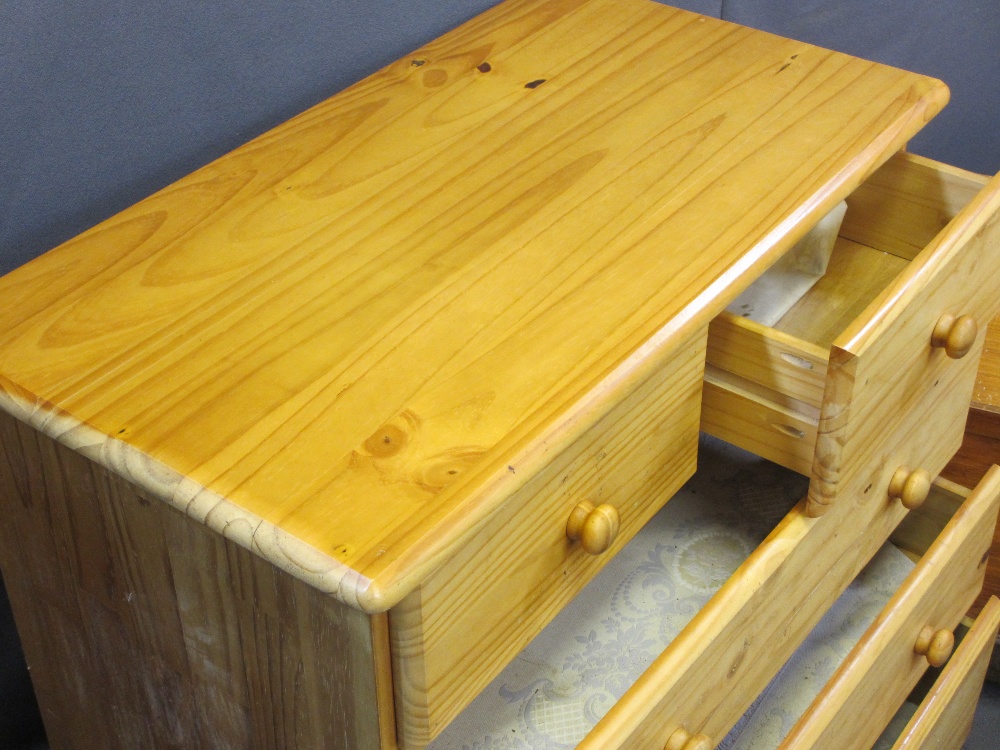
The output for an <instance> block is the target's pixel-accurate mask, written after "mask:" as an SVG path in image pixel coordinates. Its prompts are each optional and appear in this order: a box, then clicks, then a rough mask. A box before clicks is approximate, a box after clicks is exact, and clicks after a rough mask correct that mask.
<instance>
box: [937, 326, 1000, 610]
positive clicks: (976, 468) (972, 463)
mask: <svg viewBox="0 0 1000 750" xmlns="http://www.w3.org/2000/svg"><path fill="white" fill-rule="evenodd" d="M996 463H1000V318H997V319H994V321H993V322H992V323H991V324H990V326H989V328H987V330H986V343H985V344H984V346H983V353H982V356H981V357H980V360H979V372H978V373H977V375H976V388H975V390H974V391H973V394H972V407H971V409H970V410H969V419H968V422H967V423H966V425H965V437H964V438H963V440H962V447H961V448H960V449H959V451H958V453H957V454H956V455H955V457H954V458H953V459H952V460H951V463H949V464H948V466H947V467H946V468H945V470H944V471H943V472H942V475H943V476H947V477H949V478H951V479H954V480H955V481H957V482H960V483H961V484H964V485H966V486H968V487H972V486H974V485H975V484H976V483H977V482H978V481H979V480H980V479H981V478H982V476H983V475H984V474H985V473H986V471H987V470H988V469H989V467H990V466H991V465H992V464H996ZM998 595H1000V529H998V531H997V534H996V535H995V536H994V537H993V546H992V548H991V549H990V560H989V563H988V564H987V568H986V581H985V582H984V583H983V592H982V594H980V596H979V599H977V600H976V603H975V604H974V605H973V607H972V612H973V613H977V612H979V610H980V608H982V606H983V605H984V604H985V603H986V600H987V599H988V598H989V597H990V596H998Z"/></svg>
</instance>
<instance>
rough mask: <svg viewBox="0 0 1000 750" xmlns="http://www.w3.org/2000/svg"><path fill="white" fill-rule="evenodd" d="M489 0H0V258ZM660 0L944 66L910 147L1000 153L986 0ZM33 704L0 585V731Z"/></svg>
mask: <svg viewBox="0 0 1000 750" xmlns="http://www.w3.org/2000/svg"><path fill="white" fill-rule="evenodd" d="M581 1H582V0H581ZM650 1H652V0H650ZM495 2H496V0H434V1H433V2H427V1H425V2H420V0H417V1H416V2H403V0H379V1H378V2H366V1H365V0H286V1H280V0H273V1H265V0H213V1H212V2H209V1H208V0H174V2H162V1H161V2H150V1H147V2H143V1H142V0H139V1H138V2H137V1H136V0H131V1H130V2H126V1H125V0H87V2H76V3H67V2H60V1H57V0H0V274H2V273H6V272H7V271H9V270H11V269H13V268H15V267H16V266H18V265H20V264H22V263H24V262H26V261H28V260H30V259H31V258H33V257H35V256H37V255H39V254H41V253H43V252H45V251H46V250H48V249H49V248H52V247H54V246H55V245H57V244H59V243H61V242H63V241H65V240H67V239H69V238H71V237H72V236H74V235H75V234H77V233H79V232H81V231H83V230H84V229H87V228H88V227H90V226H93V225H94V224H96V223H97V222H99V221H101V220H102V219H105V218H107V217H108V216H111V215H112V214H114V213H116V212H118V211H120V210H122V209H123V208H125V207H126V206H128V205H130V204H132V203H134V202H136V201H138V200H140V199H141V198H143V197H144V196H146V195H149V194H150V193H152V192H154V191H155V190H157V189H159V188H161V187H163V186H165V185H167V184H169V183H171V182H173V181H174V180H176V179H178V178H179V177H181V176H183V175H185V174H187V173H188V172H191V171H192V170H194V169H196V168H197V167H199V166H201V165H202V164H205V163H206V162H208V161H210V160H212V159H214V158H216V157H217V156H220V155H221V154H224V153H225V152H227V151H229V150H231V149H232V148H234V147H236V146H238V145H240V144H241V143H244V142H246V141H248V140H249V139H251V138H253V137H254V136H256V135H257V134H259V133H261V132H263V131H265V130H267V129H268V128H270V127H272V126H274V125H276V124H278V123H279V122H282V121H283V120H285V119H287V118H288V117H290V116H292V115H294V114H295V113H297V112H300V111H301V110H303V109H305V108H307V107H308V106H310V105H312V104H314V103H316V102H318V101H320V100H322V99H324V98H326V97H328V96H330V95H331V94H333V93H335V92H337V91H339V90H340V89H342V88H344V87H345V86H347V85H349V84H350V83H352V82H354V81H356V80H358V79H359V78H362V77H364V76H365V75H367V74H369V73H371V72H373V71H375V70H377V69H378V68H380V67H381V66H383V65H385V64H386V63H388V62H390V61H392V60H395V59H396V58H398V57H401V56H402V55H405V54H407V53H408V52H409V51H411V50H413V49H415V48H416V47H419V46H420V45H422V44H423V43H425V42H427V41H429V40H431V39H433V38H434V37H436V36H437V35H439V34H440V33H442V32H443V31H445V30H447V29H449V28H451V27H452V26H455V25H457V24H458V23H461V22H462V21H465V20H467V19H468V18H471V17H472V16H474V15H476V14H477V13H479V12H480V11H482V10H484V9H485V8H487V7H489V6H491V5H494V4H495ZM672 4H675V5H679V6H681V7H686V8H688V9H689V10H695V11H698V12H701V13H705V14H708V15H712V16H715V17H721V18H726V19H728V20H732V21H737V22H739V23H744V24H747V25H750V26H755V27H758V28H762V29H765V30H768V31H773V32H775V33H778V34H782V35H785V36H790V37H795V38H798V39H802V40H804V41H808V42H812V43H814V44H819V45H821V46H825V47H831V48H834V49H839V50H842V51H845V52H849V53H851V54H854V55H858V56H861V57H865V58H868V59H872V60H878V61H880V62H885V63H888V64H890V65H896V66H899V67H904V68H908V69H910V70H915V71H919V72H921V73H926V74H928V75H932V76H936V77H938V78H941V79H943V80H944V81H946V82H947V83H948V84H949V85H950V86H951V88H952V101H951V104H950V105H949V107H948V108H947V109H946V110H945V111H944V113H942V114H941V115H940V116H939V117H938V118H937V119H936V120H934V121H933V122H932V123H931V124H930V125H929V126H928V127H927V129H926V130H925V131H924V132H923V133H922V134H921V135H920V136H918V137H917V139H916V140H915V141H914V142H913V143H912V144H911V148H912V150H914V151H916V152H918V153H921V154H924V155H927V156H931V157H934V158H937V159H941V160H944V161H947V162H950V163H952V164H956V165H958V166H962V167H965V168H967V169H972V170H975V171H979V172H990V173H992V172H996V171H997V170H1000V138H998V137H997V132H998V123H1000V104H998V100H1000V54H998V52H997V50H998V49H1000V3H998V2H997V0H947V1H944V2H943V1H942V0H881V1H880V2H875V1H873V0H678V1H677V2H675V3H672ZM30 705H31V697H30V687H29V683H28V679H27V673H26V671H25V670H24V665H23V661H22V660H21V657H20V653H19V651H18V649H17V645H16V638H15V636H14V633H13V626H12V624H11V621H10V614H9V610H7V609H6V599H5V597H3V596H2V590H0V747H2V748H13V747H29V746H31V743H32V742H34V740H33V739H32V738H33V737H36V736H37V734H38V733H39V731H40V730H39V728H38V723H37V717H35V718H31V715H30V714H31V710H30ZM19 737H20V739H19ZM4 742H6V743H7V744H3V743H4Z"/></svg>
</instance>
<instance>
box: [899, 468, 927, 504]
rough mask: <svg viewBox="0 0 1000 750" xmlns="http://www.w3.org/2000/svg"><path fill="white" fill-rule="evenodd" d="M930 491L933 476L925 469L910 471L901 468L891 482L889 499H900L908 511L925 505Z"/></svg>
mask: <svg viewBox="0 0 1000 750" xmlns="http://www.w3.org/2000/svg"><path fill="white" fill-rule="evenodd" d="M930 491H931V475H930V474H928V473H927V472H926V471H925V470H924V469H915V470H914V471H910V470H909V469H908V468H907V467H905V466H900V467H899V468H898V469H896V473H895V474H893V475H892V479H891V480H890V481H889V497H894V498H899V501H900V502H901V503H902V504H903V507H904V508H906V509H907V510H914V509H915V508H919V507H920V506H921V505H923V504H924V500H926V499H927V495H929V494H930Z"/></svg>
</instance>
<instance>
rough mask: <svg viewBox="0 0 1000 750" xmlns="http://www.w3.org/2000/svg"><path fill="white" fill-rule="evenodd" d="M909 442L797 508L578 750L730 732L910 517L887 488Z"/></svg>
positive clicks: (616, 749)
mask: <svg viewBox="0 0 1000 750" xmlns="http://www.w3.org/2000/svg"><path fill="white" fill-rule="evenodd" d="M911 440H912V435H911V434H910V432H909V431H906V430H902V431H900V432H898V433H896V434H894V435H891V436H889V438H888V440H887V445H886V447H885V448H884V450H883V451H882V452H881V453H880V454H879V455H877V456H870V457H869V459H868V461H866V462H865V463H864V464H863V465H861V464H857V463H855V464H852V465H851V466H850V467H848V468H849V471H850V473H849V474H846V475H845V476H844V477H843V487H842V491H843V492H842V496H841V498H840V501H838V502H837V503H834V504H833V506H832V507H831V508H830V511H829V512H828V513H827V514H826V515H824V516H822V517H819V518H810V517H808V516H807V515H806V512H805V511H806V503H805V502H802V503H800V504H799V505H798V506H796V508H795V509H793V510H792V511H791V512H790V513H789V514H788V515H787V516H786V517H785V518H784V520H783V521H782V522H781V523H780V524H779V525H778V527H777V528H776V529H775V530H774V531H773V532H772V533H771V534H770V535H769V536H768V538H767V539H766V540H765V541H764V542H763V543H762V544H761V545H760V546H759V547H758V548H757V549H756V550H755V551H754V553H753V554H752V555H751V557H750V558H749V559H748V560H746V562H744V563H743V565H741V566H740V568H739V569H738V570H737V571H736V572H735V573H734V574H733V575H732V576H731V577H730V578H729V580H728V581H726V583H725V584H724V585H723V586H722V588H721V589H720V590H719V591H718V593H717V594H716V595H715V596H714V597H713V598H712V599H711V600H710V601H709V602H708V603H707V604H706V605H705V606H704V607H703V608H702V609H701V610H700V611H699V612H698V613H697V614H696V615H695V617H694V618H693V619H692V620H691V622H690V623H688V625H687V626H686V627H685V628H684V630H683V631H682V632H681V633H680V634H679V635H678V636H677V637H676V638H675V639H674V641H673V642H672V643H671V644H670V646H669V647H668V648H667V649H666V650H665V651H664V652H663V653H662V654H661V655H660V656H659V657H658V658H657V659H656V660H655V661H654V662H653V664H652V666H650V668H649V669H648V670H647V671H646V672H645V673H643V675H642V676H641V677H640V678H639V680H638V681H637V682H636V683H635V684H634V685H633V686H632V687H631V688H630V689H629V690H628V691H627V692H626V693H625V695H624V696H623V697H622V698H621V699H620V700H619V701H618V703H616V704H615V705H614V706H613V707H612V708H611V710H610V711H608V713H607V714H606V715H605V716H604V718H603V719H601V721H600V722H598V724H597V726H596V727H595V728H594V730H593V731H592V732H591V733H590V734H588V735H587V737H586V738H585V739H584V741H583V742H582V743H581V744H580V745H579V746H578V750H611V749H613V750H646V749H647V748H658V747H663V746H664V745H665V743H666V742H667V739H668V738H669V737H670V735H671V733H672V732H673V731H674V730H675V729H676V728H678V727H683V728H684V729H685V730H687V731H688V732H689V733H691V734H698V733H703V734H705V735H707V736H709V737H711V738H712V739H713V740H714V741H715V742H716V743H718V742H719V741H720V740H721V738H723V737H725V736H726V733H727V732H728V731H729V730H730V729H731V728H732V726H733V725H734V724H735V723H736V722H737V721H738V720H739V718H740V717H741V716H742V715H743V714H744V712H745V711H746V710H747V708H748V707H749V706H750V705H751V704H752V703H753V701H754V700H755V699H756V698H757V697H758V695H759V693H760V691H761V690H762V689H763V688H764V687H765V686H766V685H767V684H768V682H770V680H771V679H772V678H773V677H774V675H775V674H776V673H777V672H778V670H779V669H780V668H781V666H782V665H783V664H785V663H786V662H787V660H788V658H789V657H790V656H791V655H792V653H793V652H794V651H795V649H796V648H797V647H798V645H799V644H800V643H801V642H802V640H803V639H804V638H805V637H806V636H807V635H808V634H809V632H810V631H811V630H812V629H813V627H815V625H816V623H817V622H818V621H819V620H820V618H821V617H822V616H823V615H824V614H825V613H826V611H827V610H828V609H829V607H830V605H831V604H832V603H833V602H834V601H835V600H836V598H837V597H838V596H839V595H840V593H841V592H842V591H843V590H844V589H845V588H846V587H847V586H848V584H850V582H851V581H852V580H854V578H855V576H856V575H857V574H858V572H859V571H860V570H861V569H862V568H863V567H864V565H865V564H866V563H867V562H868V560H870V559H871V556H872V555H873V554H874V553H875V552H876V551H877V550H878V549H879V548H880V547H881V546H882V544H883V542H884V541H885V540H886V539H887V538H888V537H889V534H890V533H892V531H893V529H894V528H896V526H897V525H898V524H899V522H900V521H901V520H902V519H903V518H904V517H905V516H906V515H907V511H906V510H905V509H904V508H903V507H902V506H901V505H900V504H899V503H898V502H896V503H894V502H889V500H888V497H887V489H888V486H889V482H890V479H891V476H892V474H893V471H894V467H895V466H896V465H898V463H899V462H900V461H901V460H902V459H903V458H904V457H905V456H907V455H908V452H909V444H910V442H911ZM789 602H795V606H789V604H788V603H789Z"/></svg>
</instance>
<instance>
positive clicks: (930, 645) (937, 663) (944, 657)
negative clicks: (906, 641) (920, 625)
mask: <svg viewBox="0 0 1000 750" xmlns="http://www.w3.org/2000/svg"><path fill="white" fill-rule="evenodd" d="M954 648H955V634H954V633H952V632H951V631H950V630H944V629H943V628H942V629H941V630H935V629H934V628H932V627H931V626H930V625H926V626H925V627H924V629H923V630H921V631H920V635H918V636H917V642H916V644H915V645H914V646H913V650H914V651H915V652H916V653H918V654H920V655H921V656H926V657H927V663H928V664H930V665H931V666H932V667H943V666H944V663H945V662H946V661H948V657H949V656H951V652H952V649H954Z"/></svg>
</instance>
